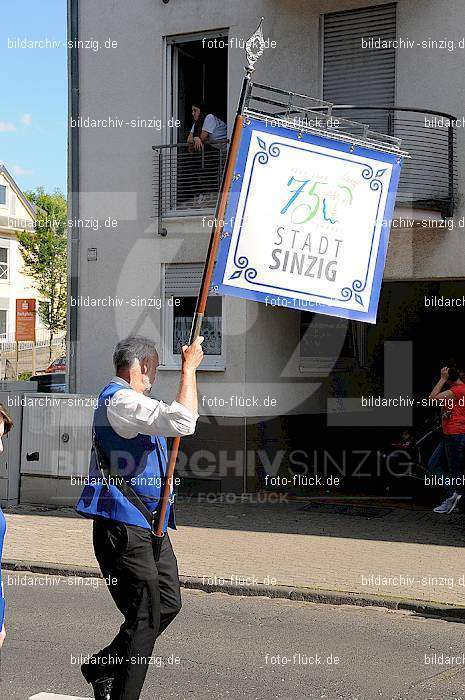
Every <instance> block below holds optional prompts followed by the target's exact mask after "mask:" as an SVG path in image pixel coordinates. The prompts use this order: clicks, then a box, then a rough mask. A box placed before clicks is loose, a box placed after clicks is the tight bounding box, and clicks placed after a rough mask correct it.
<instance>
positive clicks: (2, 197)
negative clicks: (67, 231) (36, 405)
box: [0, 164, 44, 340]
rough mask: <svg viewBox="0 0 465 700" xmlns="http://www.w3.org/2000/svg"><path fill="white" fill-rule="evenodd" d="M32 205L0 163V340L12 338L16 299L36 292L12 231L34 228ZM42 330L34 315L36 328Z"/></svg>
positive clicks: (33, 297) (33, 208) (36, 297)
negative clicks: (26, 272)
mask: <svg viewBox="0 0 465 700" xmlns="http://www.w3.org/2000/svg"><path fill="white" fill-rule="evenodd" d="M35 219H36V208H35V206H34V204H32V203H31V202H29V200H28V199H27V198H26V197H25V195H24V194H23V192H22V191H21V190H20V188H19V187H18V185H17V184H16V182H15V181H14V179H13V178H12V176H11V175H10V173H9V172H8V170H7V169H6V167H5V166H4V165H1V164H0V340H14V335H15V313H16V299H36V300H37V302H36V304H37V305H36V308H37V307H38V304H39V298H40V294H39V292H38V291H37V290H36V289H35V287H34V285H33V280H31V278H30V277H28V276H27V275H25V274H24V273H23V266H24V263H23V258H22V256H21V253H20V250H19V243H18V239H17V237H16V231H24V230H26V231H30V230H33V228H34V221H35ZM40 329H44V326H43V324H42V323H41V321H40V319H39V316H38V314H37V315H36V335H37V331H39V330H40Z"/></svg>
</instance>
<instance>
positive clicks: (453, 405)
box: [428, 367, 465, 513]
mask: <svg viewBox="0 0 465 700" xmlns="http://www.w3.org/2000/svg"><path fill="white" fill-rule="evenodd" d="M430 399H433V400H435V401H437V402H438V403H439V404H440V406H441V418H442V436H441V441H440V443H439V445H438V446H437V448H436V449H435V451H434V452H433V454H432V455H431V457H430V460H429V462H428V471H429V472H430V473H431V474H433V475H436V476H441V477H445V478H447V479H449V480H450V481H449V483H450V484H451V485H450V486H447V487H446V500H445V501H444V502H443V503H441V505H439V506H437V508H435V509H434V512H435V513H452V511H453V510H454V509H455V508H456V506H457V505H458V503H459V501H460V499H461V498H462V495H463V486H462V482H463V475H464V472H465V383H464V382H463V381H462V379H461V376H460V372H459V370H458V369H457V368H456V367H443V368H442V370H441V377H440V379H439V381H438V383H437V384H436V386H435V387H434V389H433V390H432V392H431V394H430Z"/></svg>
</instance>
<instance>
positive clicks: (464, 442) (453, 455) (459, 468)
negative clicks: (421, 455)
mask: <svg viewBox="0 0 465 700" xmlns="http://www.w3.org/2000/svg"><path fill="white" fill-rule="evenodd" d="M444 445H445V452H446V457H447V464H448V467H449V472H450V476H452V477H454V479H457V481H456V482H455V485H454V486H453V487H452V490H453V491H456V492H457V493H459V494H461V495H462V494H463V491H464V489H463V485H462V480H463V473H464V460H465V435H446V436H445V440H444Z"/></svg>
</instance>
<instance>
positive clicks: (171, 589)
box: [81, 519, 181, 700]
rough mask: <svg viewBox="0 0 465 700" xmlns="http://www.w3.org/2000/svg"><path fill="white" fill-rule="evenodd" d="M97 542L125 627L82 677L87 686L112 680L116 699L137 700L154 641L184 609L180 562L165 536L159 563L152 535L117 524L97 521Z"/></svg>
mask: <svg viewBox="0 0 465 700" xmlns="http://www.w3.org/2000/svg"><path fill="white" fill-rule="evenodd" d="M93 541H94V551H95V556H96V558H97V561H98V563H99V565H100V569H101V571H102V574H103V576H104V577H105V578H106V580H107V585H108V588H109V591H110V593H111V595H112V597H113V600H114V601H115V603H116V605H117V606H118V609H119V610H120V612H121V613H122V614H123V615H124V622H123V624H122V625H121V627H120V630H119V632H118V634H117V635H116V637H115V638H114V639H113V641H112V642H111V643H110V644H109V645H108V646H107V647H105V648H104V649H102V650H101V651H99V652H98V653H97V654H94V656H93V657H92V659H91V660H90V661H89V663H85V664H83V666H82V667H81V668H82V672H83V674H84V677H85V678H86V680H87V681H88V682H90V681H91V680H97V679H99V678H107V677H109V676H112V677H113V678H114V683H113V692H112V700H138V698H139V697H140V693H141V690H142V686H143V684H144V680H145V676H146V674H147V668H148V664H149V661H150V658H151V655H152V650H153V647H154V644H155V640H156V638H157V637H158V636H159V635H160V634H161V633H162V632H163V631H164V630H165V629H166V628H167V626H168V625H169V624H170V622H171V621H172V620H173V619H174V618H175V617H176V615H177V614H178V612H179V611H180V609H181V592H180V588H179V576H178V565H177V561H176V557H175V555H174V552H173V548H172V546H171V542H170V540H169V537H168V534H165V537H164V539H163V545H162V549H161V554H160V558H159V561H158V562H157V563H155V559H154V555H153V545H152V536H151V534H150V531H149V530H147V529H145V528H142V527H137V526H135V525H126V524H124V523H120V522H117V521H114V520H108V521H107V520H103V519H96V520H94V531H93Z"/></svg>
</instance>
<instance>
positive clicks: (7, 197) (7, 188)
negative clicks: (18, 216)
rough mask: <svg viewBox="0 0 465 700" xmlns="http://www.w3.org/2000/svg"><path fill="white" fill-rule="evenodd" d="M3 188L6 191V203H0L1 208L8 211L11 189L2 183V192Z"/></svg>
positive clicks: (0, 187) (0, 183) (0, 186)
mask: <svg viewBox="0 0 465 700" xmlns="http://www.w3.org/2000/svg"><path fill="white" fill-rule="evenodd" d="M2 188H4V190H5V203H4V204H3V203H2V202H1V201H0V207H2V208H3V209H8V201H9V196H8V190H9V187H8V185H4V184H3V183H2V182H0V190H1V189H2Z"/></svg>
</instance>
